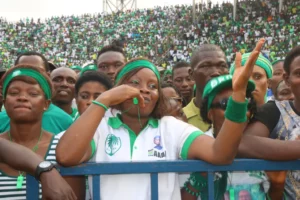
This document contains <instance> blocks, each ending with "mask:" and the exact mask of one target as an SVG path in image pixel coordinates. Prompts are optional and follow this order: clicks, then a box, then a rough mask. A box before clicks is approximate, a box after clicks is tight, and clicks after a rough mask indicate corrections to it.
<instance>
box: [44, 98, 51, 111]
mask: <svg viewBox="0 0 300 200" xmlns="http://www.w3.org/2000/svg"><path fill="white" fill-rule="evenodd" d="M50 104H51V101H50V100H46V101H45V104H44V111H46V110H48V108H49V106H50Z"/></svg>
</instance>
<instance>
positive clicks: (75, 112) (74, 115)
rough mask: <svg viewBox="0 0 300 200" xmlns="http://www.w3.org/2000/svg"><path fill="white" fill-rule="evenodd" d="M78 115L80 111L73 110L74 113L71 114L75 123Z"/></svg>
mask: <svg viewBox="0 0 300 200" xmlns="http://www.w3.org/2000/svg"><path fill="white" fill-rule="evenodd" d="M77 115H78V110H77V109H76V108H72V113H71V115H70V116H71V117H72V119H73V120H74V121H75V119H76V118H77Z"/></svg>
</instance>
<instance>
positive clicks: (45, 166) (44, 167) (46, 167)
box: [35, 161, 55, 181]
mask: <svg viewBox="0 0 300 200" xmlns="http://www.w3.org/2000/svg"><path fill="white" fill-rule="evenodd" d="M54 167H55V165H54V164H53V163H51V162H49V161H43V162H41V163H40V164H39V165H38V166H37V168H36V170H35V179H36V180H38V181H39V180H40V176H41V174H42V173H43V172H49V171H51V170H52V169H53V168H54Z"/></svg>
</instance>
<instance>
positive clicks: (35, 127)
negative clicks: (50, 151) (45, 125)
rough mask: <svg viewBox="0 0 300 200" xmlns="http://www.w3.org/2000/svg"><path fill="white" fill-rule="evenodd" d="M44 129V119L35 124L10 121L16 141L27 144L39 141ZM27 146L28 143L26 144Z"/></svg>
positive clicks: (12, 136)
mask: <svg viewBox="0 0 300 200" xmlns="http://www.w3.org/2000/svg"><path fill="white" fill-rule="evenodd" d="M41 131H42V121H39V122H37V123H35V124H29V123H16V122H14V121H11V122H10V131H9V132H10V135H11V139H12V141H14V142H15V143H18V144H21V145H25V144H30V143H32V142H37V141H38V139H39V138H40V134H41ZM25 146H26V145H25Z"/></svg>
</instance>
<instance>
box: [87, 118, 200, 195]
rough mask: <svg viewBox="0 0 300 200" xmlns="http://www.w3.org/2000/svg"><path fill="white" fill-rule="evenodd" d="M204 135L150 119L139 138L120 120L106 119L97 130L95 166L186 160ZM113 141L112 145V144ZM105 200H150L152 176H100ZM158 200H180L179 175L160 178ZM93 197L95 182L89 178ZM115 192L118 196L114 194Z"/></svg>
mask: <svg viewBox="0 0 300 200" xmlns="http://www.w3.org/2000/svg"><path fill="white" fill-rule="evenodd" d="M202 134H203V133H202V132H201V131H200V130H199V129H197V128H196V127H194V126H192V125H189V124H187V123H185V122H182V121H180V120H177V119H175V118H174V117H170V116H167V117H163V118H162V119H160V120H156V119H150V120H149V121H148V125H147V126H146V127H145V128H144V129H143V130H142V131H141V132H140V133H139V135H138V136H136V134H135V133H134V132H133V131H132V130H130V129H129V128H128V126H127V125H125V124H123V123H122V121H121V120H120V118H119V116H116V117H107V116H105V117H104V118H103V119H102V121H101V123H100V125H99V126H98V128H97V130H96V132H95V135H94V141H95V144H96V152H95V155H94V156H93V158H92V159H91V161H94V162H104V161H105V162H122V161H124V162H132V161H162V160H176V159H186V158H187V153H188V149H189V147H190V145H191V144H192V142H193V141H194V139H195V138H197V137H198V136H200V135H202ZM112 141H113V142H112ZM100 180H101V183H100V187H101V188H100V189H101V197H100V198H101V199H102V200H119V199H129V200H135V199H136V200H140V199H143V200H150V195H151V183H150V175H149V174H129V175H127V174H124V175H102V176H101V179H100ZM158 183H159V199H163V200H177V199H178V200H180V199H181V195H180V188H179V181H178V174H176V173H162V174H159V175H158ZM89 188H90V193H91V194H92V189H93V188H92V179H91V178H89ZM112 191H115V192H112Z"/></svg>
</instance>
